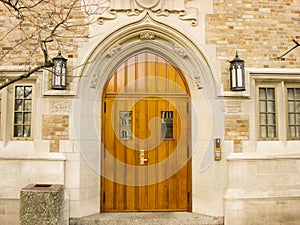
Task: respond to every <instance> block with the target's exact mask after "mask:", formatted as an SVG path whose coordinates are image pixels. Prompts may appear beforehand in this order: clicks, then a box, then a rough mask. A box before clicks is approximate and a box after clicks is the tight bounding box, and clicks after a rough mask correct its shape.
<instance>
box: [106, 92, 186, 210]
mask: <svg viewBox="0 0 300 225" xmlns="http://www.w3.org/2000/svg"><path fill="white" fill-rule="evenodd" d="M187 104H188V101H187V99H186V98H181V99H180V98H179V99H168V100H166V99H160V98H143V99H133V98H131V99H130V100H128V99H123V98H106V112H105V120H104V123H105V126H104V127H105V129H104V130H105V137H104V140H105V141H104V146H105V150H104V155H103V158H104V160H103V163H102V165H103V167H102V171H103V172H102V173H103V178H102V187H103V202H102V203H103V204H102V206H103V211H177V210H178V211H187V210H188V209H189V203H188V192H189V191H190V187H189V184H188V179H189V174H190V171H189V166H188V164H189V163H190V161H189V159H188V157H189V156H188V154H187V151H188V149H187V146H188V141H187V134H188V130H187V125H186V123H187V122H186V118H188V116H187V107H188V106H187ZM124 112H128V113H129V112H130V113H131V123H130V124H131V129H132V130H131V133H132V137H131V138H130V139H126V138H125V139H124V137H122V129H125V130H126V129H127V131H128V127H125V128H124V126H123V125H124V124H125V123H126V122H124V121H123V122H122V118H121V116H120V115H121V114H122V113H123V114H124ZM165 112H172V120H173V127H172V128H173V132H172V133H173V137H172V138H163V137H162V136H163V134H162V118H161V116H162V113H165ZM179 114H180V116H179ZM122 124H123V125H122ZM129 127H130V126H129ZM129 133H130V132H129ZM141 149H142V150H144V154H145V159H148V161H147V162H145V163H144V165H141V163H140V150H141Z"/></svg>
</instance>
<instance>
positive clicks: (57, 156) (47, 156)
mask: <svg viewBox="0 0 300 225" xmlns="http://www.w3.org/2000/svg"><path fill="white" fill-rule="evenodd" d="M0 160H43V161H66V157H65V156H64V155H63V154H62V153H27V154H26V153H20V152H18V153H16V152H1V151H0Z"/></svg>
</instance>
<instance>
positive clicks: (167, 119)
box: [161, 111, 173, 139]
mask: <svg viewBox="0 0 300 225" xmlns="http://www.w3.org/2000/svg"><path fill="white" fill-rule="evenodd" d="M161 136H162V139H172V138H173V111H162V112H161Z"/></svg>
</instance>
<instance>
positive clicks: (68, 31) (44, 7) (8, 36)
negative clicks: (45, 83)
mask: <svg viewBox="0 0 300 225" xmlns="http://www.w3.org/2000/svg"><path fill="white" fill-rule="evenodd" d="M107 2H108V1H107V0H97V1H89V0H84V1H83V2H82V0H61V1H57V0H0V8H1V9H4V11H3V12H4V13H5V18H6V19H7V20H6V21H5V22H4V23H3V24H2V25H3V26H5V27H6V29H7V32H6V33H5V34H3V33H2V34H1V37H0V42H1V43H3V46H4V48H2V51H1V52H0V62H1V64H2V65H10V66H11V65H17V66H24V65H25V66H28V67H31V68H33V69H30V70H29V71H28V72H25V73H24V74H21V75H20V76H18V77H16V78H13V79H10V80H8V81H7V82H5V83H4V84H2V85H0V90H1V89H3V88H4V87H7V86H8V85H10V84H12V83H14V82H17V81H19V80H22V79H26V78H28V77H30V76H31V75H32V74H33V73H35V72H37V71H38V70H42V69H49V68H50V67H52V57H51V55H53V54H54V52H55V55H56V54H57V50H58V49H59V50H63V51H64V52H69V53H70V55H76V52H77V48H78V44H77V42H76V41H74V39H79V40H80V41H87V39H88V38H89V33H88V32H89V31H88V26H89V25H90V24H91V23H93V22H95V21H92V20H93V19H91V18H92V17H89V16H90V15H89V13H88V12H89V10H90V9H92V10H95V9H96V10H97V8H98V6H100V5H105V4H107ZM88 4H90V5H88ZM99 8H101V7H99ZM78 18H79V19H78ZM0 25H1V24H0ZM69 71H70V72H72V69H70V70H69ZM3 78H5V76H4V77H3Z"/></svg>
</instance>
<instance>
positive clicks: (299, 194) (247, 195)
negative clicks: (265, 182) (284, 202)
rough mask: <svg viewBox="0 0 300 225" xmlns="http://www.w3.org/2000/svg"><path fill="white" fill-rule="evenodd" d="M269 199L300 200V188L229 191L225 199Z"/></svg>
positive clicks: (236, 189) (230, 189)
mask: <svg viewBox="0 0 300 225" xmlns="http://www.w3.org/2000/svg"><path fill="white" fill-rule="evenodd" d="M262 198H265V199H268V198H272V199H274V198H291V199H294V198H297V199H298V198H300V186H295V187H290V188H268V189H262V188H261V189H259V188H258V189H247V188H246V189H245V188H243V189H240V188H229V189H227V191H226V193H225V195H224V199H225V200H230V199H262Z"/></svg>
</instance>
